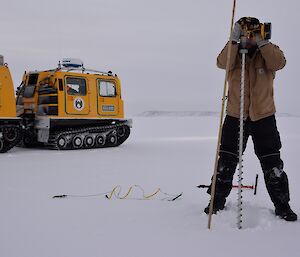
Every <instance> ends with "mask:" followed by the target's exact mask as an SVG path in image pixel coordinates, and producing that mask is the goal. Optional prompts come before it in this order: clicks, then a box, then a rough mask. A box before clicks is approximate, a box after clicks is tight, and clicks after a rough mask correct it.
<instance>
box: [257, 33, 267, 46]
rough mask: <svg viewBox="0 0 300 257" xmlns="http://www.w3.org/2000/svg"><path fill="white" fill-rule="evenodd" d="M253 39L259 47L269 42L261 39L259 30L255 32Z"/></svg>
mask: <svg viewBox="0 0 300 257" xmlns="http://www.w3.org/2000/svg"><path fill="white" fill-rule="evenodd" d="M255 40H256V44H257V46H258V47H259V48H261V47H263V46H264V45H266V44H268V43H269V40H267V39H263V38H262V36H261V34H260V33H259V32H258V33H256V34H255Z"/></svg>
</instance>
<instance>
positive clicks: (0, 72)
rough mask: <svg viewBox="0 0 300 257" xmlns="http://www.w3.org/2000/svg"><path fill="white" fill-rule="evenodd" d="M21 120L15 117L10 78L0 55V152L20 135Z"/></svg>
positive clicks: (18, 139)
mask: <svg viewBox="0 0 300 257" xmlns="http://www.w3.org/2000/svg"><path fill="white" fill-rule="evenodd" d="M21 122H22V120H21V119H20V118H17V117H16V104H15V94H14V87H13V82H12V78H11V75H10V71H9V68H8V66H7V64H5V63H4V58H3V56H2V55H0V153H4V152H7V151H8V150H9V149H11V148H12V147H14V146H15V145H16V144H18V143H19V141H20V139H21V137H22V126H21Z"/></svg>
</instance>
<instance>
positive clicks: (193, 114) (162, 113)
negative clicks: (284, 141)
mask: <svg viewBox="0 0 300 257" xmlns="http://www.w3.org/2000/svg"><path fill="white" fill-rule="evenodd" d="M219 115H220V113H219V112H215V111H160V110H149V111H144V112H142V113H139V114H137V116H138V117H210V116H212V117H218V116H219ZM276 116H278V117H298V118H299V117H300V115H295V114H290V113H277V114H276Z"/></svg>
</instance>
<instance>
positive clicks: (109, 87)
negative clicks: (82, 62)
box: [98, 80, 116, 97]
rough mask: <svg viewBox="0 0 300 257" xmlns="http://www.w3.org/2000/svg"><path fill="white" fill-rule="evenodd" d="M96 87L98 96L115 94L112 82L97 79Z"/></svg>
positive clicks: (112, 95)
mask: <svg viewBox="0 0 300 257" xmlns="http://www.w3.org/2000/svg"><path fill="white" fill-rule="evenodd" d="M98 88H99V94H100V96H109V97H114V96H116V86H115V84H114V83H113V82H110V81H103V80H98Z"/></svg>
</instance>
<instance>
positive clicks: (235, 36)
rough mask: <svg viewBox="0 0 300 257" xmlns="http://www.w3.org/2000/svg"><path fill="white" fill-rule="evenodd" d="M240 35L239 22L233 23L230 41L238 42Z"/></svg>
mask: <svg viewBox="0 0 300 257" xmlns="http://www.w3.org/2000/svg"><path fill="white" fill-rule="evenodd" d="M241 34H242V29H241V25H240V23H239V22H236V23H234V26H233V29H232V32H231V41H234V42H238V41H239V40H240V37H241Z"/></svg>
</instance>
